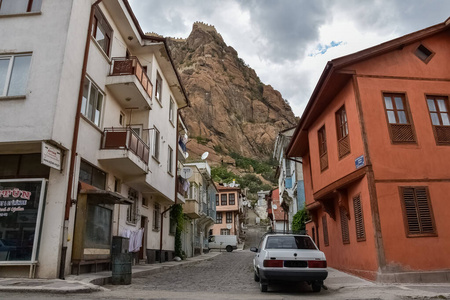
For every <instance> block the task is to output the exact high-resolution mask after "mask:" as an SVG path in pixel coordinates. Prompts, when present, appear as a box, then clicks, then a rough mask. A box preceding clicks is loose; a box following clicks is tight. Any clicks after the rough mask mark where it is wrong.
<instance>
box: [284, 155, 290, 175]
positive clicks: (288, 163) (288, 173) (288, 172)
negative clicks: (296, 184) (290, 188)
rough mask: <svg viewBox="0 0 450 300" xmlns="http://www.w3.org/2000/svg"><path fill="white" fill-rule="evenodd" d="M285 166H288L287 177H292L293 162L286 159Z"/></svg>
mask: <svg viewBox="0 0 450 300" xmlns="http://www.w3.org/2000/svg"><path fill="white" fill-rule="evenodd" d="M284 164H285V165H286V177H292V169H291V161H290V160H288V159H285V160H284Z"/></svg>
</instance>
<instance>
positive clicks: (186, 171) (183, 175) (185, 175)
mask: <svg viewBox="0 0 450 300" xmlns="http://www.w3.org/2000/svg"><path fill="white" fill-rule="evenodd" d="M193 173H194V172H193V171H192V169H191V168H189V167H184V168H182V169H181V174H180V176H181V178H184V179H188V178H190V177H191V176H192V174H193Z"/></svg>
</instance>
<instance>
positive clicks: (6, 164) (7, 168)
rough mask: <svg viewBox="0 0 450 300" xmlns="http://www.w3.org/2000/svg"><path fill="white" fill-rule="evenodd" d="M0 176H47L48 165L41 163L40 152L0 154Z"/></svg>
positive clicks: (48, 171)
mask: <svg viewBox="0 0 450 300" xmlns="http://www.w3.org/2000/svg"><path fill="white" fill-rule="evenodd" d="M0 166H1V167H0V178H32V177H38V178H42V177H44V178H49V174H50V167H48V166H46V165H43V164H42V163H41V153H33V154H4V155H0Z"/></svg>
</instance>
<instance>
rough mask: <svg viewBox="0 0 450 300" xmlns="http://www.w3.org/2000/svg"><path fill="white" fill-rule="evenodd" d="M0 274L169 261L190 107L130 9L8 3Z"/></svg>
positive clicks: (114, 3) (111, 2)
mask: <svg viewBox="0 0 450 300" xmlns="http://www.w3.org/2000/svg"><path fill="white" fill-rule="evenodd" d="M0 36H1V37H2V43H1V44H0V239H1V240H2V241H5V242H6V243H8V244H12V245H14V248H9V249H8V250H7V251H6V250H5V251H3V250H1V251H0V274H1V275H0V276H6V277H11V276H24V277H38V278H58V277H59V278H64V277H65V276H66V275H68V274H71V273H72V274H78V273H83V272H92V271H96V270H102V269H107V268H108V267H109V263H110V259H111V255H110V249H111V240H112V236H117V235H119V236H126V237H129V238H130V240H133V241H134V243H132V245H130V248H129V251H131V252H133V253H134V257H135V262H136V263H138V262H142V263H153V262H158V261H165V260H170V259H172V257H173V253H174V232H173V228H174V226H171V223H173V222H171V220H170V208H171V207H172V205H174V204H175V203H182V202H183V201H184V198H183V197H182V196H180V195H179V193H178V191H177V182H178V181H177V170H178V168H177V155H176V153H177V149H178V138H179V136H178V113H179V110H180V109H182V108H183V107H186V106H187V105H189V101H188V98H187V95H186V92H185V90H184V88H183V86H182V84H181V81H180V77H179V76H178V73H177V71H176V69H175V67H174V64H173V60H172V58H171V55H170V52H169V49H168V46H167V44H166V40H165V38H163V37H160V36H152V35H146V34H144V32H143V31H142V29H141V27H140V26H139V23H138V21H137V19H136V17H135V15H134V13H133V11H132V10H131V7H130V5H129V3H128V1H127V0H108V1H94V0H92V1H74V0H70V1H57V2H54V1H48V0H39V1H36V0H34V1H26V0H19V1H16V0H15V1H12V0H3V1H2V2H1V6H0Z"/></svg>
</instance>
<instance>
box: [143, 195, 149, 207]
mask: <svg viewBox="0 0 450 300" xmlns="http://www.w3.org/2000/svg"><path fill="white" fill-rule="evenodd" d="M142 206H144V207H148V198H146V197H142Z"/></svg>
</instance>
